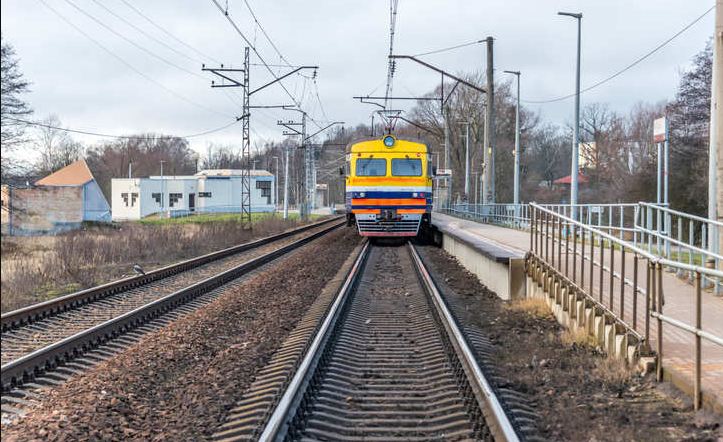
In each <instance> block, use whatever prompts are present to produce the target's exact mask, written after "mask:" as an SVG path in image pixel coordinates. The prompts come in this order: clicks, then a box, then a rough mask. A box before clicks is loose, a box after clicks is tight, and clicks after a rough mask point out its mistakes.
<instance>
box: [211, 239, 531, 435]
mask: <svg viewBox="0 0 723 442" xmlns="http://www.w3.org/2000/svg"><path fill="white" fill-rule="evenodd" d="M324 302H325V303H326V304H327V306H326V307H324V306H320V305H316V304H315V305H314V306H312V307H311V309H310V312H309V314H307V317H305V319H302V321H301V322H300V324H299V326H298V327H297V330H296V331H294V332H292V334H291V335H290V337H289V339H288V340H287V342H286V343H285V344H284V345H283V346H282V347H281V348H280V349H279V351H278V352H277V354H276V355H275V356H274V357H273V358H272V359H271V362H270V364H269V365H268V366H267V367H265V368H264V369H263V370H261V371H260V372H259V373H258V375H257V378H256V380H255V381H254V383H253V384H252V385H251V386H250V387H249V388H248V389H247V390H246V392H245V393H244V395H243V397H242V399H241V401H240V402H239V403H238V404H237V406H236V407H235V408H233V409H232V410H231V411H230V413H229V415H228V417H227V419H226V422H225V423H224V424H223V425H222V426H221V427H220V428H219V430H218V431H217V433H216V434H215V435H214V437H213V439H214V440H219V441H220V440H222V441H235V440H255V439H259V440H263V441H271V440H344V441H356V440H359V441H361V440H364V441H392V440H405V441H410V440H492V439H494V440H510V441H515V440H518V434H517V432H516V430H515V428H514V427H513V425H512V423H511V421H510V420H509V419H508V417H507V415H506V412H505V410H504V408H503V406H502V404H501V402H500V401H499V400H498V398H497V396H496V395H495V392H494V391H493V389H492V387H491V385H490V384H489V383H488V381H487V379H486V378H485V376H484V374H483V372H482V370H481V368H480V366H479V365H478V363H477V361H476V358H475V356H474V355H473V350H471V348H470V347H469V345H468V344H467V341H466V338H465V336H464V335H463V333H462V331H460V329H459V328H458V326H457V324H456V322H455V320H454V318H453V317H452V313H451V312H450V311H449V309H448V308H447V306H446V304H445V301H444V300H443V299H442V296H441V294H440V293H439V291H438V289H437V288H436V286H435V284H434V282H433V280H432V278H431V276H430V275H429V273H428V272H427V270H426V268H425V266H424V264H423V263H422V260H421V258H420V257H419V255H418V254H417V252H416V250H415V249H414V247H413V246H412V245H409V246H408V247H407V248H404V247H378V246H370V245H368V244H367V246H366V247H365V249H364V250H363V251H362V252H361V254H360V256H359V258H358V259H357V262H356V264H355V265H354V267H353V268H352V270H351V272H350V274H349V277H348V278H347V280H346V282H345V283H344V286H343V287H342V288H341V290H340V291H339V293H338V294H337V295H336V296H335V297H334V298H333V299H328V300H326V301H324ZM311 324H316V325H311ZM312 331H313V332H312Z"/></svg>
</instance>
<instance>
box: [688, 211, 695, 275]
mask: <svg viewBox="0 0 723 442" xmlns="http://www.w3.org/2000/svg"><path fill="white" fill-rule="evenodd" d="M694 243H695V229H694V227H693V220H690V221H689V222H688V245H690V246H692V245H694ZM688 264H690V265H693V250H692V249H690V248H689V249H688ZM694 277H695V276H694V275H693V271H692V270H691V271H690V272H689V278H690V280H691V281H692V280H693V278H694Z"/></svg>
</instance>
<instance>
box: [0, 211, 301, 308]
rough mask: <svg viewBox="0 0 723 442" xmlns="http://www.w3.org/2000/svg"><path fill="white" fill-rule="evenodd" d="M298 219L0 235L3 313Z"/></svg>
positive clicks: (267, 232)
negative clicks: (243, 224)
mask: <svg viewBox="0 0 723 442" xmlns="http://www.w3.org/2000/svg"><path fill="white" fill-rule="evenodd" d="M298 224H299V223H298V221H291V220H286V221H284V220H283V219H281V218H267V219H264V220H263V221H259V222H258V223H255V224H254V228H253V230H252V231H248V230H243V229H241V227H240V225H239V223H237V222H233V221H219V222H209V223H203V224H171V225H143V224H139V223H123V224H120V225H115V226H113V227H91V228H88V229H85V230H78V231H73V232H69V233H66V234H62V235H58V236H56V237H45V238H3V240H2V267H3V269H2V281H1V290H2V302H0V304H1V306H0V307H1V309H2V312H3V313H5V312H7V311H10V310H14V309H17V308H20V307H24V306H26V305H30V304H33V303H36V302H40V301H44V300H47V299H50V298H53V297H56V296H59V295H62V294H66V293H69V292H72V291H75V290H79V289H83V288H87V287H92V286H94V285H97V284H101V283H104V282H108V281H112V280H114V279H118V278H120V277H123V276H127V275H130V274H132V273H133V271H132V267H133V264H136V263H137V264H140V265H142V266H143V267H144V268H145V269H146V270H150V269H153V268H155V267H159V266H161V265H166V264H169V263H172V262H175V261H179V260H182V259H187V258H191V257H194V256H198V255H202V254H205V253H209V252H212V251H215V250H219V249H222V248H226V247H230V246H233V245H236V244H239V243H243V242H246V241H249V240H251V239H252V238H257V237H262V236H267V235H271V234H274V233H278V232H281V231H283V230H286V229H289V228H292V227H295V226H297V225H298Z"/></svg>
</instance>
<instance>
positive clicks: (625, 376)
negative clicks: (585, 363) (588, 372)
mask: <svg viewBox="0 0 723 442" xmlns="http://www.w3.org/2000/svg"><path fill="white" fill-rule="evenodd" d="M595 375H596V376H597V377H598V378H600V379H602V380H603V381H604V382H605V383H606V384H607V385H608V386H610V387H611V388H613V389H623V388H625V386H626V385H627V384H628V383H629V382H630V380H631V378H632V376H633V371H632V370H631V369H630V368H629V367H628V366H627V365H626V364H625V361H622V360H620V359H617V358H613V357H601V358H599V359H597V360H596V361H595Z"/></svg>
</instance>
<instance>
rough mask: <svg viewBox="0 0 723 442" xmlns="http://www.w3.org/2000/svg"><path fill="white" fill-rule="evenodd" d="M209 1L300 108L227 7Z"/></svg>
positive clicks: (311, 119) (216, 1)
mask: <svg viewBox="0 0 723 442" xmlns="http://www.w3.org/2000/svg"><path fill="white" fill-rule="evenodd" d="M211 2H213V4H214V5H216V7H217V8H218V10H219V11H220V12H221V13H222V14H223V16H224V17H226V20H227V21H228V22H229V23H230V24H231V27H233V29H234V30H235V31H236V33H237V34H239V35H240V36H241V38H242V39H243V40H244V42H246V44H247V45H248V46H249V48H251V50H252V51H253V52H254V54H256V56H257V57H258V59H259V61H260V62H261V63H262V64H263V65H264V67H266V70H267V71H268V72H269V74H271V76H272V77H273V78H274V79H275V80H277V81H278V83H279V86H281V88H282V89H283V90H284V92H286V94H287V95H288V96H289V98H291V100H292V101H293V102H294V105H295V106H296V107H298V108H299V109H301V106H300V104H299V101H298V100H297V98H296V97H295V96H294V95H293V94H292V93H291V92H290V91H289V89H288V88H287V87H286V85H284V83H283V80H279V77H278V75H276V73H275V72H274V70H273V69H272V68H271V66H269V64H268V63H267V62H266V60H265V59H264V57H263V56H262V55H261V53H259V51H258V50H257V49H256V46H254V45H253V44H252V43H251V41H250V40H249V39H248V37H246V34H244V32H243V31H242V30H241V28H240V27H239V26H238V25H237V24H236V22H235V21H234V20H233V18H231V15H230V14H229V13H228V10H227V9H224V7H223V6H221V4H220V3H219V2H218V0H211ZM308 119H309V120H310V121H311V122H312V123H314V125H315V126H317V127H318V128H319V129H321V125H320V124H319V123H318V122H317V121H316V120H315V119H314V118H311V117H310V116H309V117H308Z"/></svg>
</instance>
